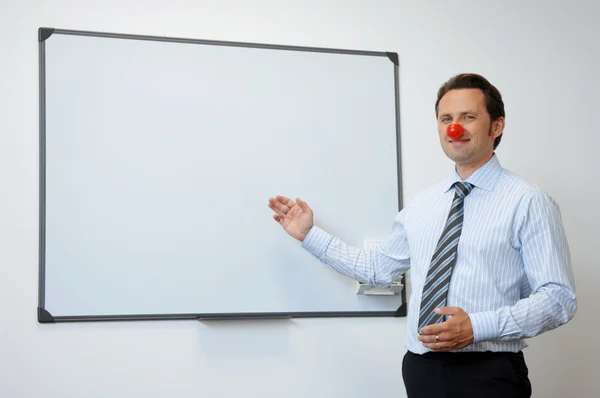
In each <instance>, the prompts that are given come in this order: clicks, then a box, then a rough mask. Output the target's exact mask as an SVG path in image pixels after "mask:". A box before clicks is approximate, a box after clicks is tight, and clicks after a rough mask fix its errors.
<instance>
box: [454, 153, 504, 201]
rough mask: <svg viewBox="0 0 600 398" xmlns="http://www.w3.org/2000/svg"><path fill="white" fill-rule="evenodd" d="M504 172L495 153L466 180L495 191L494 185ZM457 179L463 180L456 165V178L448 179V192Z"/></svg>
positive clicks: (486, 189)
mask: <svg viewBox="0 0 600 398" xmlns="http://www.w3.org/2000/svg"><path fill="white" fill-rule="evenodd" d="M501 173H502V166H501V165H500V161H499V160H498V157H497V156H496V154H495V153H494V154H493V155H492V158H491V159H490V160H488V161H487V163H485V164H484V165H483V166H481V167H480V168H478V169H477V170H475V172H474V173H473V174H471V176H470V177H469V178H467V179H466V180H464V182H468V183H470V184H472V185H473V186H475V187H477V188H479V189H483V190H484V191H493V190H494V186H495V185H496V181H498V177H500V174H501ZM457 181H463V180H462V179H461V178H460V176H459V175H458V173H457V172H456V167H455V168H454V178H453V179H450V180H448V182H447V185H446V186H445V188H446V189H445V191H444V192H448V190H450V188H452V185H454V183H455V182H457Z"/></svg>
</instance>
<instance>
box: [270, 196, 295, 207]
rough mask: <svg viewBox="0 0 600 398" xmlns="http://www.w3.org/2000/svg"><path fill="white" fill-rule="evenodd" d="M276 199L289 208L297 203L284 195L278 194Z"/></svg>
mask: <svg viewBox="0 0 600 398" xmlns="http://www.w3.org/2000/svg"><path fill="white" fill-rule="evenodd" d="M275 199H277V201H278V202H279V203H281V204H282V205H284V206H287V207H288V208H292V207H294V205H295V204H296V203H295V202H294V201H293V200H292V199H290V198H288V197H287V196H283V195H277V196H276V197H275Z"/></svg>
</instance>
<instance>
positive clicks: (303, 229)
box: [269, 196, 313, 242]
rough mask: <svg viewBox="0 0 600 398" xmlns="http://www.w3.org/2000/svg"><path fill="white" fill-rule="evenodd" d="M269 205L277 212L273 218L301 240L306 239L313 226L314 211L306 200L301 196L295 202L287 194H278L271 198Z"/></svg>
mask: <svg viewBox="0 0 600 398" xmlns="http://www.w3.org/2000/svg"><path fill="white" fill-rule="evenodd" d="M269 207H270V208H271V209H272V210H273V211H274V212H275V214H273V219H274V220H275V221H277V222H278V223H279V224H281V226H282V227H283V228H284V229H285V231H286V232H287V233H288V234H290V235H291V236H293V237H294V238H296V239H298V240H299V241H300V242H302V241H304V238H306V235H308V232H309V231H310V229H311V228H312V226H313V212H312V210H311V209H310V207H308V205H307V204H306V202H304V201H303V200H301V199H300V198H298V199H296V202H294V201H293V200H292V199H290V198H286V197H285V196H276V197H275V198H269Z"/></svg>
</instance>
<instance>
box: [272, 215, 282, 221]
mask: <svg viewBox="0 0 600 398" xmlns="http://www.w3.org/2000/svg"><path fill="white" fill-rule="evenodd" d="M273 219H274V220H275V221H277V222H281V217H279V216H278V215H277V214H273Z"/></svg>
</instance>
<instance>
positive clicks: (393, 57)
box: [37, 27, 407, 323]
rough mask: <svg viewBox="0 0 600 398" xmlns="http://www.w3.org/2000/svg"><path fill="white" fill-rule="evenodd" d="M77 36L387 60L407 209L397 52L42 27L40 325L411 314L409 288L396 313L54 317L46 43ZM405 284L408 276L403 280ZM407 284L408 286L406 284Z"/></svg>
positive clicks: (399, 170)
mask: <svg viewBox="0 0 600 398" xmlns="http://www.w3.org/2000/svg"><path fill="white" fill-rule="evenodd" d="M54 33H57V34H64V35H75V36H93V37H106V38H117V39H133V40H150V41H163V42H177V43H189V44H205V45H220V46H233V47H249V48H260V49H271V50H291V51H304V52H321V53H335V54H349V55H365V56H379V57H387V58H388V59H389V60H390V61H391V62H392V63H393V68H394V94H395V115H396V144H397V161H398V163H397V164H398V168H397V177H398V211H400V210H402V208H403V191H402V162H401V159H402V157H401V139H400V137H401V134H400V86H399V76H400V74H399V61H398V54H397V53H393V52H377V51H360V50H346V49H334V48H323V47H303V46H289V45H276V44H261V43H247V42H230V41H216V40H199V39H183V38H171V37H162V36H146V35H133V34H116V33H104V32H92V31H79V30H68V29H55V28H45V27H40V28H39V29H38V43H39V44H38V46H39V48H38V51H39V96H40V98H39V129H40V131H39V135H40V136H39V140H40V141H39V173H40V175H39V199H40V202H39V223H40V225H39V228H40V229H39V253H38V257H39V277H38V308H37V318H38V322H39V323H60V322H100V321H142V320H145V321H152V320H154V321H158V320H190V319H195V320H213V319H215V320H216V319H218V320H222V319H228V320H236V319H286V318H339V317H405V316H406V315H407V304H406V288H403V289H402V293H401V296H402V304H401V305H400V307H398V309H397V310H396V311H371V312H369V311H367V312H364V311H331V312H327V311H316V312H291V313H275V312H274V313H225V314H150V315H114V316H113V315H106V316H88V315H80V316H56V317H54V316H52V314H51V313H50V312H49V311H48V310H47V309H46V308H45V293H46V291H45V283H46V264H45V256H44V254H45V251H46V241H45V239H46V236H45V229H46V206H45V205H46V178H45V176H46V46H45V41H46V40H47V39H48V38H49V37H50V36H52V34H54ZM401 282H402V283H403V284H404V282H405V276H404V275H403V276H402V277H401ZM404 285H405V284H404Z"/></svg>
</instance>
